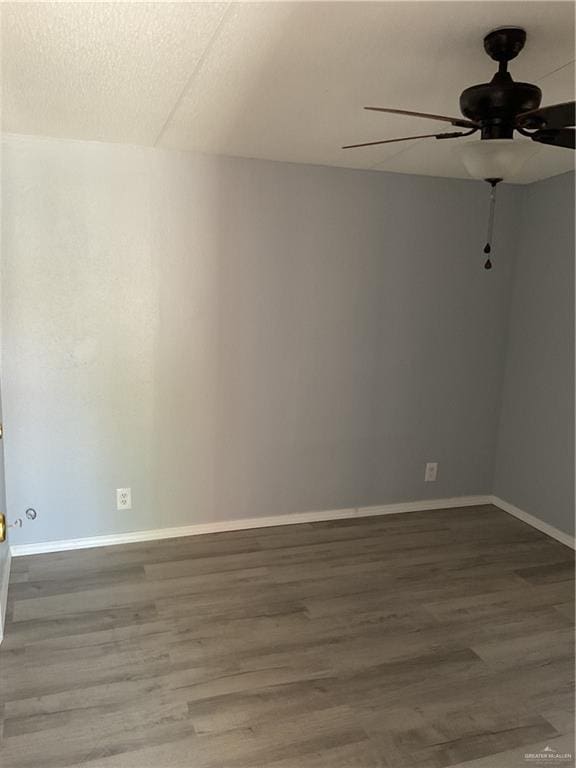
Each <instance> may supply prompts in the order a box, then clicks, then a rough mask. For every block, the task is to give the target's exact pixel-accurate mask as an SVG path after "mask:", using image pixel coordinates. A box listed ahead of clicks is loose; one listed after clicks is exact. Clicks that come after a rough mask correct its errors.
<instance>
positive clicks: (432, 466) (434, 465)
mask: <svg viewBox="0 0 576 768" xmlns="http://www.w3.org/2000/svg"><path fill="white" fill-rule="evenodd" d="M437 477H438V462H436V461H429V462H428V463H427V464H426V470H425V471H424V480H425V482H427V483H434V482H436V478H437Z"/></svg>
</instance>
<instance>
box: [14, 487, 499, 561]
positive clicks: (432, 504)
mask: <svg viewBox="0 0 576 768" xmlns="http://www.w3.org/2000/svg"><path fill="white" fill-rule="evenodd" d="M490 503H491V497H490V496H458V497H455V498H450V499H428V500H425V501H405V502H401V503H399V504H384V505H382V506H374V507H350V508H347V509H332V510H321V511H318V512H297V513H294V514H290V515H276V516H274V517H251V518H244V519H242V520H223V521H220V522H214V523H198V524H196V525H184V526H180V527H178V528H157V529H152V530H146V531H131V532H130V533H118V534H113V535H111V536H93V537H90V538H84V539H64V540H62V541H43V542H39V543H37V544H13V545H12V547H11V551H12V556H13V557H21V556H23V555H42V554H46V553H48V552H65V551H67V550H72V549H90V548H92V547H109V546H111V545H113V544H133V543H137V542H142V541H156V540H159V539H175V538H180V537H182V536H199V535H201V534H204V533H220V532H222V531H240V530H245V529H247V528H269V527H271V526H277V525H297V524H298V523H315V522H321V521H326V520H341V519H346V518H353V517H370V516H372V515H398V514H402V513H403V512H423V511H426V510H435V509H451V508H454V507H470V506H476V505H481V504H490Z"/></svg>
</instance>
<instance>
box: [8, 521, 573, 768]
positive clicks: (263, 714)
mask: <svg viewBox="0 0 576 768" xmlns="http://www.w3.org/2000/svg"><path fill="white" fill-rule="evenodd" d="M573 554H574V553H573V552H572V551H571V550H570V549H568V548H567V547H564V546H563V545H561V544H559V543H558V542H556V541H554V540H552V539H550V538H548V537H546V536H544V535H543V534H541V533H540V532H538V531H536V530H534V529H532V528H530V527H529V526H527V525H525V524H523V523H521V522H520V521H518V520H516V519H515V518H513V517H510V516H509V515H507V514H505V513H504V512H501V511H499V510H497V509H496V508H494V507H490V506H487V507H474V508H465V509H452V510H439V511H434V512H415V513H410V514H404V515H395V516H388V517H372V518H363V519H356V520H339V521H336V522H327V523H313V524H305V525H298V526H287V527H278V528H267V529H266V528H265V529H259V530H251V531H237V532H232V533H219V534H214V535H208V536H198V537H192V538H187V539H172V540H168V541H160V542H152V543H150V542H147V543H145V544H134V545H127V546H117V547H108V548H105V549H92V550H84V551H78V552H67V553H59V554H51V555H40V556H30V557H25V558H17V559H15V560H13V564H12V576H11V582H10V590H9V612H8V622H7V626H6V636H5V640H4V643H3V644H2V646H1V647H0V691H1V703H0V707H1V708H0V716H1V721H2V744H1V747H0V764H1V765H2V766H3V768H60V767H62V768H64V766H84V767H86V766H87V768H386V767H389V768H390V767H393V768H442V767H443V766H464V765H466V766H470V768H472V767H473V766H474V768H476V767H478V768H480V767H481V766H484V767H485V768H510V767H511V766H520V765H529V764H530V762H529V761H528V762H527V761H525V760H524V753H526V752H529V751H532V752H533V751H540V750H542V749H543V748H544V747H545V746H546V745H547V744H550V746H552V747H553V748H557V749H558V750H559V752H560V751H566V750H568V751H571V752H573V751H574V750H573V747H572V743H573V741H572V736H571V732H572V724H573V717H574V716H573V712H574V691H573V670H574V635H573V626H574V615H573V606H574V581H573V575H574V558H573ZM554 764H555V765H563V766H567V765H574V762H573V760H565V761H558V760H556V761H554Z"/></svg>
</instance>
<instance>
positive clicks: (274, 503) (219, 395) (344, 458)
mask: <svg viewBox="0 0 576 768" xmlns="http://www.w3.org/2000/svg"><path fill="white" fill-rule="evenodd" d="M521 194H522V190H521V189H519V188H512V187H508V188H506V187H503V188H502V190H501V194H500V208H499V211H498V217H497V242H498V251H497V255H496V257H495V264H496V267H495V269H494V270H492V272H486V271H484V270H483V269H482V262H483V258H482V253H481V248H482V245H483V237H484V229H485V223H486V222H485V220H486V214H487V203H488V199H487V198H488V192H487V189H486V187H485V185H482V184H479V183H477V182H473V181H470V182H467V181H459V180H446V179H434V178H426V177H414V176H402V175H393V174H384V173H371V172H363V171H349V170H343V169H334V168H326V167H312V166H298V165H290V164H278V163H272V162H264V161H250V160H240V159H231V158H206V157H201V156H193V155H186V154H180V153H170V152H161V151H157V150H146V149H137V148H129V147H124V146H119V145H105V144H97V143H85V142H66V141H57V140H42V139H34V138H26V137H9V138H7V139H6V141H5V145H4V151H3V195H4V201H3V216H4V221H3V227H4V250H5V268H4V272H5V279H4V286H3V291H4V297H3V298H4V301H3V308H4V323H5V333H4V338H5V343H4V350H3V354H4V378H5V382H4V383H5V389H4V398H5V412H6V419H7V420H9V422H10V423H9V425H8V438H7V444H6V449H7V487H8V507H9V509H10V511H11V513H12V514H13V515H16V514H20V513H21V512H22V511H23V510H24V509H25V508H26V507H28V506H33V507H36V508H37V509H38V511H39V518H38V520H37V521H36V522H35V523H34V524H30V525H28V526H26V527H25V528H24V529H22V530H21V531H16V532H15V533H14V536H13V543H26V542H33V541H39V540H51V539H59V538H73V537H82V536H91V535H97V534H106V533H113V532H121V531H130V530H135V529H146V528H157V527H163V526H174V525H184V524H191V523H195V522H204V521H213V520H223V519H227V518H242V517H254V516H259V515H275V514H283V513H290V512H299V511H308V510H314V509H334V508H340V507H347V506H354V505H368V504H382V503H388V502H395V501H402V500H411V499H427V498H432V497H447V496H460V495H466V494H479V493H489V492H490V491H491V482H492V471H493V455H494V452H495V440H496V431H497V429H496V428H497V420H498V408H499V393H500V388H501V380H502V371H503V362H504V351H505V336H504V334H503V333H502V329H503V327H504V326H505V323H506V316H507V309H508V297H509V293H510V288H511V276H512V266H513V264H512V262H513V244H514V236H515V233H516V229H517V216H518V203H519V198H520V196H521ZM426 461H438V462H439V463H440V471H439V479H438V481H437V482H436V483H435V484H429V483H424V482H423V475H424V464H425V462H426ZM122 486H131V487H132V492H133V505H134V509H133V511H132V512H117V511H116V509H115V488H117V487H122Z"/></svg>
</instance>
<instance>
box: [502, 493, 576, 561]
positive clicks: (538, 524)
mask: <svg viewBox="0 0 576 768" xmlns="http://www.w3.org/2000/svg"><path fill="white" fill-rule="evenodd" d="M490 503H491V504H494V506H495V507H498V508H499V509H502V510H503V511H504V512H508V514H509V515H514V517H517V518H518V520H522V522H524V523H527V524H528V525H531V526H532V527H533V528H537V529H538V530H539V531H542V533H545V534H546V535H547V536H551V537H552V538H553V539H556V540H557V541H559V542H561V543H562V544H565V545H566V546H567V547H571V548H572V549H576V539H575V538H574V536H571V535H570V534H569V533H564V531H560V530H558V528H554V526H553V525H550V524H549V523H545V522H544V521H543V520H540V519H539V518H538V517H534V515H531V514H530V513H529V512H524V510H523V509H519V508H518V507H515V506H514V504H510V502H508V501H504V499H501V498H500V497H499V496H491V497H490Z"/></svg>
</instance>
